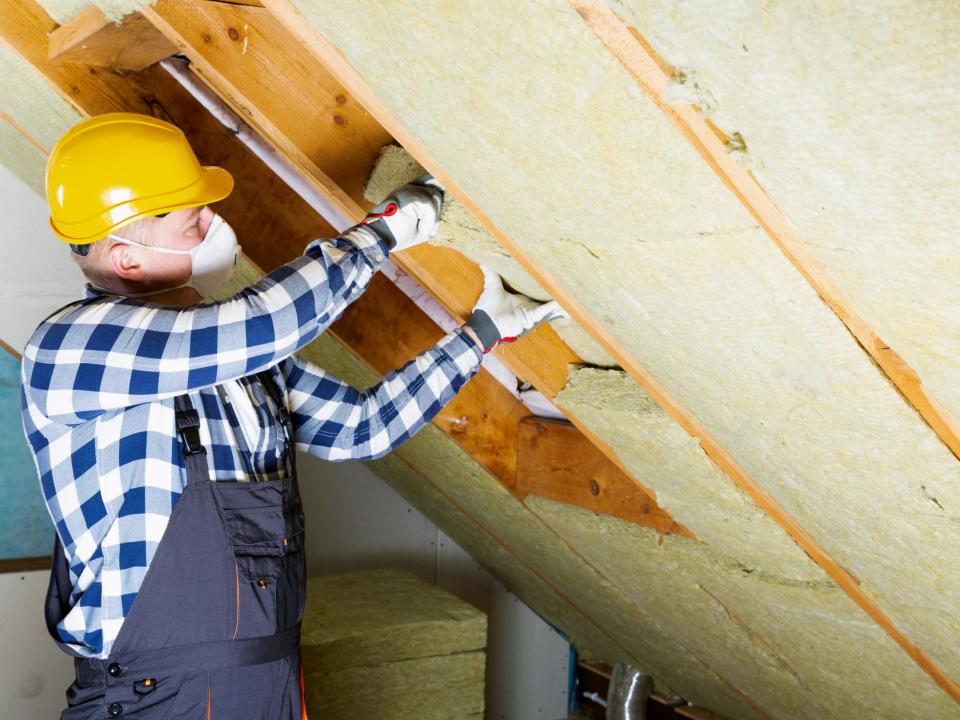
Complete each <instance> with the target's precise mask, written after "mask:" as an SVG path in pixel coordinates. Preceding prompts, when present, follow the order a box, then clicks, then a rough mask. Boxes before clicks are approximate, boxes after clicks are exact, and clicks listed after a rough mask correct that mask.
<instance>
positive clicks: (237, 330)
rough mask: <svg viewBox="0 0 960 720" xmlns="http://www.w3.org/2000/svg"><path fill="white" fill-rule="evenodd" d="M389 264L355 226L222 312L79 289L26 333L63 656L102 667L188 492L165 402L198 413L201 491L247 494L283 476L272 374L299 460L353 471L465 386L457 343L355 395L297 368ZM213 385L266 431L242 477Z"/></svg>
mask: <svg viewBox="0 0 960 720" xmlns="http://www.w3.org/2000/svg"><path fill="white" fill-rule="evenodd" d="M386 255H387V248H386V247H385V246H384V245H383V244H382V243H381V242H380V241H379V239H378V238H377V237H376V236H375V235H374V233H372V232H371V231H370V230H368V229H366V228H363V227H357V228H353V229H351V230H349V231H347V232H346V233H345V234H344V235H343V236H342V237H340V238H337V239H335V240H315V241H314V242H312V243H310V244H309V245H308V246H307V249H306V251H305V253H304V254H303V256H301V257H299V258H297V259H296V260H294V261H292V262H290V263H288V264H286V265H283V266H281V267H280V268H278V269H276V270H274V271H273V272H272V273H270V274H269V275H267V276H265V277H264V278H263V279H262V280H260V282H258V283H256V284H255V285H253V286H251V287H249V288H247V289H246V290H243V291H242V292H240V293H238V294H237V295H235V296H233V297H232V298H230V299H227V300H224V301H221V302H216V303H212V304H204V305H197V306H193V307H189V308H176V307H171V306H164V305H159V304H157V303H150V302H144V301H142V300H139V299H133V298H127V297H123V296H117V295H108V294H103V293H99V292H97V291H94V290H92V289H88V291H87V297H86V299H84V300H83V301H81V302H79V303H78V304H74V305H71V306H68V307H66V308H64V309H62V310H60V311H58V312H57V313H56V314H54V315H53V316H51V317H50V318H48V319H47V320H45V321H44V322H43V323H42V324H41V325H40V327H39V328H37V330H36V332H35V333H34V335H33V337H32V338H31V339H30V341H29V342H28V344H27V346H26V348H25V349H24V352H23V369H22V378H21V379H22V386H23V388H22V391H23V392H22V400H23V421H24V429H25V431H26V433H27V438H28V440H29V444H30V446H31V448H32V450H33V453H34V455H35V460H36V464H37V470H38V472H39V475H40V483H41V486H42V489H43V494H44V497H45V498H46V502H47V506H48V508H49V511H50V515H51V517H52V519H53V522H54V524H55V525H56V529H57V533H58V534H59V536H60V540H61V543H62V545H63V548H64V552H65V554H66V558H67V561H68V564H69V567H70V581H71V583H72V585H73V592H72V594H71V610H70V611H69V613H68V614H67V616H66V617H65V618H64V620H63V621H62V622H61V623H60V624H59V625H58V631H59V635H60V637H61V639H62V640H63V642H65V643H67V644H68V645H70V646H71V647H72V648H73V649H75V650H77V651H78V652H79V653H81V654H83V655H87V656H94V657H101V658H105V657H108V656H109V654H110V650H111V647H112V645H113V643H114V641H115V640H116V638H117V635H118V633H119V632H120V627H121V625H122V623H123V619H124V617H125V616H126V615H127V613H128V611H129V610H130V607H131V605H132V604H133V600H134V598H135V597H136V595H137V591H138V590H139V588H140V585H141V583H142V582H143V578H144V576H145V575H146V573H147V568H148V567H149V565H150V560H151V559H152V557H153V555H154V553H155V552H156V550H157V547H158V545H159V543H160V540H161V538H162V537H163V533H164V530H165V529H166V527H167V521H168V519H169V517H170V513H171V512H172V510H173V507H174V504H175V503H176V502H177V499H178V498H179V496H180V493H181V492H182V491H183V488H184V484H185V471H184V465H183V459H182V456H181V453H180V448H179V440H178V437H177V434H176V430H175V426H174V398H175V397H176V396H177V395H180V394H183V393H185V392H189V393H190V396H191V400H192V401H193V404H194V406H195V407H196V409H197V411H198V413H199V414H200V421H201V424H200V437H201V440H202V442H203V443H204V445H205V446H206V448H207V451H208V461H209V465H210V475H211V480H217V481H229V480H250V479H251V477H250V473H249V471H248V467H252V468H253V469H254V472H255V473H256V475H257V477H255V478H253V479H259V478H260V477H280V476H283V474H284V473H285V467H286V457H285V454H286V453H285V448H284V447H283V442H282V441H281V438H282V433H281V431H280V428H279V427H278V421H277V420H276V419H275V415H274V413H273V411H272V402H271V401H270V400H269V397H268V396H265V394H264V393H263V389H262V387H261V386H260V384H259V383H256V382H251V381H250V380H249V379H248V378H247V376H249V375H251V374H254V373H258V372H261V371H264V370H268V371H269V372H270V373H271V374H272V375H273V377H274V378H275V379H276V380H277V382H278V384H279V387H280V388H281V389H282V390H283V391H284V393H285V397H286V402H287V405H288V408H289V411H290V415H291V417H292V419H293V424H294V428H295V433H296V445H297V447H298V448H300V449H301V450H305V451H307V452H309V453H311V454H313V455H317V456H319V457H321V458H325V459H327V460H346V459H361V460H362V459H371V458H375V457H379V456H381V455H383V454H385V453H387V452H389V451H390V450H391V449H392V448H394V447H396V446H397V445H399V444H400V443H402V442H403V441H404V440H406V439H407V438H409V437H410V436H411V435H413V434H414V433H415V432H416V431H417V430H419V429H420V428H421V427H422V426H423V425H425V424H426V423H427V422H429V420H430V419H431V418H432V417H433V416H434V415H435V414H436V413H437V412H438V411H439V410H440V408H441V407H443V405H444V404H445V403H447V402H448V401H449V400H450V399H451V398H452V397H453V396H454V395H455V394H456V393H457V391H458V390H459V389H460V388H461V387H462V386H463V384H464V383H466V382H467V380H469V379H470V378H471V377H472V376H473V375H474V374H475V373H476V372H477V369H478V368H479V365H480V360H481V357H482V350H481V349H480V348H479V347H478V346H477V344H476V343H475V342H474V341H472V340H471V339H470V338H469V336H467V335H466V334H465V333H464V331H463V330H462V329H461V330H458V331H456V332H453V333H451V334H449V335H447V336H446V337H445V338H443V339H442V340H441V341H440V342H439V343H438V344H437V345H436V346H434V347H433V348H431V349H430V350H427V351H426V352H424V353H422V354H421V355H419V356H418V357H417V358H416V359H415V360H413V361H411V362H410V363H408V364H407V365H406V366H404V367H403V368H402V369H400V370H397V371H395V372H393V373H391V374H390V375H388V376H387V377H386V378H384V380H383V381H382V382H380V383H379V384H377V385H374V386H372V387H370V388H368V389H367V390H364V391H359V390H356V389H354V388H352V387H350V386H349V385H347V384H345V383H343V382H342V381H340V380H338V379H337V378H335V377H333V376H331V375H329V374H327V373H325V372H324V371H323V370H321V369H320V368H319V367H317V366H315V365H313V364H311V363H309V362H307V361H305V360H303V359H302V358H299V357H296V356H294V355H293V353H294V352H295V351H296V350H298V349H299V348H301V347H302V346H304V345H305V344H307V343H308V342H310V341H311V340H312V339H314V338H315V337H316V336H317V335H318V334H319V333H320V332H322V331H323V330H324V329H325V328H326V327H327V326H328V325H330V323H332V322H333V321H334V320H335V319H336V318H337V317H339V315H340V314H341V313H342V312H343V310H344V309H345V308H346V307H347V305H348V304H349V303H350V302H351V301H353V300H354V299H356V298H357V297H358V296H359V294H360V292H361V291H362V290H363V289H364V288H365V287H366V285H367V284H368V283H369V282H370V279H371V277H372V276H373V274H374V273H375V272H376V270H377V268H378V267H379V265H380V263H381V262H382V261H383V259H384V258H385V257H386ZM218 385H219V386H221V389H222V388H224V387H229V388H230V392H229V394H228V398H229V397H232V398H234V400H235V399H236V398H237V397H238V394H239V395H240V396H242V395H244V394H245V395H247V396H248V397H249V398H250V400H251V404H252V407H253V408H254V410H255V411H256V413H257V415H258V416H259V419H260V422H261V425H262V426H263V428H264V430H263V434H262V436H261V438H259V442H256V443H249V445H250V455H249V456H248V457H247V458H246V461H248V462H250V465H247V464H246V463H245V459H244V458H242V457H241V455H240V451H239V450H238V447H237V442H236V437H235V434H234V430H233V426H232V425H231V423H230V422H229V421H228V420H227V416H226V415H225V406H224V404H223V402H222V400H221V397H220V395H219V394H218V392H217V389H216V386H218ZM225 394H226V393H225ZM233 404H235V403H233ZM248 410H249V408H248Z"/></svg>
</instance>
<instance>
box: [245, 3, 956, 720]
mask: <svg viewBox="0 0 960 720" xmlns="http://www.w3.org/2000/svg"><path fill="white" fill-rule="evenodd" d="M579 5H581V6H586V5H587V3H585V2H584V3H579ZM264 6H265V7H266V8H268V9H269V10H270V11H271V12H272V13H273V14H274V15H275V16H276V17H277V18H278V19H280V20H281V22H283V23H284V25H285V26H286V27H287V28H288V30H289V31H290V32H291V33H294V34H295V35H296V36H297V37H298V38H299V40H300V41H301V42H302V43H303V44H304V45H305V46H306V47H308V48H310V50H311V51H312V52H313V54H314V55H315V57H316V58H317V59H318V60H319V61H320V62H321V63H322V64H323V65H324V66H325V67H326V68H327V69H328V71H329V72H330V73H331V74H333V75H334V77H336V78H337V79H338V80H339V81H340V82H341V83H342V84H343V85H344V86H345V87H346V88H347V89H348V90H349V91H350V93H351V95H352V96H353V97H354V98H356V99H357V100H358V101H359V102H360V103H362V104H363V105H364V106H365V107H366V108H367V110H368V111H369V112H370V113H371V114H372V115H373V116H374V117H375V118H376V119H377V120H378V121H379V122H380V124H381V125H383V126H384V127H385V128H386V129H387V130H389V131H390V132H391V133H392V134H393V135H394V137H396V138H397V140H398V141H399V142H400V143H401V144H402V145H403V146H404V147H405V148H406V149H407V151H408V152H410V154H411V155H413V156H414V157H415V158H416V159H417V161H418V162H419V163H420V164H421V165H422V166H423V167H425V168H427V170H429V171H430V172H431V173H433V174H434V175H435V176H436V177H437V178H439V179H440V180H441V181H442V182H443V183H444V184H445V185H446V187H447V188H448V189H449V191H450V192H451V193H453V194H454V195H455V196H456V197H457V199H458V200H459V201H460V202H461V203H463V205H464V206H465V207H467V208H468V209H469V210H470V211H471V213H472V214H473V215H474V217H475V218H476V219H477V220H478V221H480V222H481V224H482V225H483V226H484V227H485V228H486V229H487V231H488V232H490V234H491V235H492V236H493V237H495V238H496V239H497V240H498V241H499V242H500V244H501V245H502V246H503V247H504V248H505V249H506V250H507V251H508V252H510V254H511V255H512V256H513V257H514V258H515V259H516V260H517V261H518V262H519V263H520V265H521V266H522V267H523V268H524V269H525V270H526V271H527V272H528V273H529V274H530V275H531V276H532V277H533V278H534V279H535V280H536V281H537V282H538V283H539V284H540V286H541V287H543V288H544V289H545V290H546V291H547V292H548V293H550V295H551V296H552V297H553V298H555V299H556V300H557V301H558V302H560V304H561V305H563V307H564V308H565V309H566V310H567V311H568V312H569V313H570V315H571V316H572V317H573V318H574V319H575V320H576V321H577V322H578V323H579V324H580V325H581V326H582V327H583V328H584V329H586V330H587V331H588V332H589V333H590V334H591V335H592V336H593V337H594V339H595V340H597V342H599V343H600V345H601V346H603V348H604V349H605V350H607V352H609V353H610V355H611V356H612V357H613V358H614V359H616V360H617V362H619V363H620V364H621V366H622V367H623V368H624V369H625V370H626V371H627V372H628V373H629V374H630V375H631V377H633V379H634V380H636V381H637V383H638V384H639V385H640V386H641V387H642V388H643V389H644V390H645V391H646V393H647V394H648V395H649V396H650V397H651V398H652V399H653V400H654V401H655V402H656V403H657V404H658V405H659V406H660V407H661V408H663V410H664V411H666V412H667V414H668V415H670V417H671V418H673V419H674V421H676V422H677V423H678V424H679V425H680V426H681V427H682V428H683V429H684V430H685V431H686V432H687V433H689V434H690V435H691V436H692V437H694V438H696V439H697V441H698V442H699V443H700V446H701V447H702V448H703V449H704V451H705V452H706V453H707V455H708V456H709V457H710V458H711V459H712V460H713V461H714V463H716V465H717V466H718V467H719V468H720V469H721V470H722V471H723V472H724V473H725V474H726V475H727V476H728V477H730V479H731V480H733V482H734V483H735V484H736V485H737V486H738V487H739V488H740V489H741V490H743V492H745V493H746V494H747V495H748V496H749V497H750V498H751V499H752V500H753V502H754V503H756V505H757V506H758V507H760V508H761V509H763V510H764V511H765V512H766V513H767V514H768V515H770V517H771V518H773V520H774V521H775V522H777V524H778V525H780V526H781V527H782V528H783V529H784V530H785V531H786V532H787V533H788V534H789V535H790V536H791V537H792V538H793V539H794V540H795V541H796V542H797V544H798V545H799V546H800V547H801V548H802V549H803V550H804V551H805V552H806V553H807V555H809V556H810V557H811V558H812V559H813V560H814V561H815V562H816V563H817V564H818V565H819V566H820V567H821V568H823V570H824V571H825V572H826V573H827V575H828V576H829V577H830V578H831V579H832V580H833V581H834V582H835V583H836V584H837V585H838V586H839V587H840V588H841V589H842V590H843V591H844V592H845V593H846V594H847V595H848V596H849V597H850V598H851V599H852V600H853V601H854V602H855V603H856V604H857V605H858V606H859V607H860V608H861V609H862V610H863V611H864V612H865V613H866V614H867V615H868V616H869V617H870V618H871V619H872V620H873V621H874V622H876V623H877V624H878V625H879V626H880V627H881V628H882V629H883V630H884V631H885V632H886V633H887V634H888V635H889V636H890V637H891V638H892V639H893V640H894V641H895V642H896V643H897V644H898V645H899V646H900V648H901V649H902V650H903V651H904V652H906V653H907V654H908V655H909V656H910V658H911V659H913V660H914V662H916V663H917V665H919V666H920V667H921V668H922V669H923V670H924V671H925V672H927V673H928V674H929V675H930V677H931V678H933V679H934V680H935V681H936V682H937V684H938V685H940V687H941V688H943V689H944V690H945V691H946V692H947V693H948V694H949V695H950V696H951V697H952V698H953V699H954V700H957V701H958V702H960V686H958V685H957V683H956V682H955V681H954V680H953V679H952V678H950V677H949V676H948V675H947V674H946V672H945V671H944V670H943V669H942V668H941V667H940V666H939V665H938V664H937V663H936V662H934V661H933V659H932V658H931V657H930V656H929V655H927V654H926V653H925V652H923V651H922V650H921V649H920V648H919V647H917V646H916V645H915V644H914V643H913V641H912V640H910V638H909V637H907V636H906V635H905V634H904V633H903V632H902V631H900V630H899V629H898V628H897V627H896V626H895V625H894V624H893V621H892V620H891V619H890V618H889V617H888V616H887V615H886V613H884V612H883V611H882V610H881V609H880V607H879V606H878V605H877V603H876V602H875V601H874V600H873V598H871V597H870V596H868V595H867V594H866V593H865V592H864V591H863V590H862V589H861V588H860V584H859V582H858V581H857V579H856V578H855V577H854V576H853V575H851V574H850V572H849V571H847V570H846V569H845V568H844V567H842V566H841V565H840V564H839V563H838V562H837V561H836V560H835V559H834V558H833V557H832V556H831V555H830V554H829V553H827V551H826V550H825V549H824V548H823V547H822V546H821V545H820V544H819V543H818V542H817V541H816V540H815V539H814V538H813V537H812V536H811V535H810V534H809V533H808V532H807V530H806V529H805V528H804V527H802V526H801V525H800V524H799V523H798V522H797V521H796V520H795V519H794V518H793V517H792V516H791V515H790V514H789V513H788V512H787V511H786V510H785V509H784V508H783V507H782V506H781V505H780V504H779V503H778V502H777V501H776V500H775V499H774V498H773V497H772V496H771V495H770V494H769V493H768V492H767V491H766V490H765V489H764V488H763V487H762V486H761V485H760V484H759V483H758V482H757V481H756V480H755V479H754V478H753V477H751V476H750V474H749V473H747V471H746V470H745V469H744V468H743V467H742V466H741V465H740V464H739V463H738V462H737V461H736V460H735V459H734V458H733V456H732V455H731V454H730V453H729V452H728V451H727V450H726V448H724V447H723V446H722V445H721V444H720V443H719V442H718V441H717V440H716V438H714V437H713V436H712V434H710V433H709V432H708V431H707V430H706V428H705V427H703V426H702V425H701V424H700V423H699V422H698V421H697V420H696V418H695V417H694V416H693V415H692V414H691V413H690V412H689V411H688V410H687V409H686V408H684V407H682V406H681V405H680V404H679V403H678V402H677V401H676V400H675V399H674V398H673V397H672V396H671V395H670V394H669V393H668V392H667V391H666V389H665V388H664V387H663V386H661V385H660V384H659V383H658V382H657V381H656V380H655V379H654V378H653V376H652V375H651V374H650V373H649V372H648V371H647V369H646V368H645V367H644V366H643V365H642V364H641V363H640V362H638V361H637V359H636V358H635V357H633V355H632V354H631V353H630V352H629V351H628V350H627V349H626V348H625V347H624V346H623V344H622V343H620V342H619V341H618V340H617V339H616V338H615V337H614V336H613V335H612V333H610V331H609V330H607V329H606V328H605V327H604V326H603V325H602V324H601V323H600V322H598V321H597V320H596V319H594V318H593V317H592V315H591V314H590V313H589V312H588V311H587V309H586V308H585V307H584V306H583V305H581V304H580V303H579V301H578V300H577V299H576V298H575V297H573V296H572V295H571V294H570V293H569V292H568V291H567V290H566V289H565V288H564V287H563V285H562V284H560V283H559V282H558V281H557V280H556V279H555V278H554V277H553V276H552V275H551V274H550V273H548V272H546V271H544V270H543V269H542V268H540V267H539V266H537V265H536V264H535V263H533V262H532V261H531V260H530V259H529V258H528V257H527V255H526V253H525V252H524V251H523V249H522V248H521V247H519V246H518V245H517V244H516V243H514V242H513V241H512V240H511V239H510V238H509V237H508V236H507V235H505V234H504V233H503V232H501V231H500V229H499V228H498V227H497V226H496V225H495V224H494V223H493V222H492V221H491V219H490V218H489V217H488V216H487V215H486V214H485V213H484V212H483V210H482V209H481V208H480V207H479V206H478V205H477V204H476V203H475V202H474V201H473V200H472V199H471V198H470V196H469V195H467V194H466V193H465V192H464V191H463V189H462V188H461V187H459V185H458V184H457V183H456V182H455V181H454V179H453V178H452V177H450V175H449V174H447V173H446V172H445V171H444V169H443V168H442V167H441V166H440V165H439V164H438V163H437V162H436V161H435V160H434V159H433V158H432V157H431V156H430V154H429V153H428V152H427V151H426V149H425V148H424V147H423V146H422V145H421V144H420V143H419V142H418V140H417V139H416V137H415V136H414V135H413V134H412V133H411V132H410V131H409V130H408V129H407V128H406V127H405V126H404V125H403V124H402V123H401V122H400V121H399V120H398V119H397V118H396V117H394V116H393V114H392V113H391V112H390V111H389V110H388V109H387V108H386V106H385V105H384V104H383V103H382V102H381V101H380V100H379V99H378V97H377V96H376V94H375V93H374V92H373V90H372V89H371V88H370V86H369V85H367V83H366V81H365V80H364V79H363V77H362V76H361V75H360V74H359V73H358V72H357V71H356V69H355V68H354V67H353V66H352V65H351V64H350V62H349V61H348V60H347V58H346V57H345V56H344V55H343V54H342V53H341V52H340V51H339V50H338V49H337V48H336V47H335V46H333V45H332V44H331V43H330V42H329V41H328V40H327V39H326V38H324V37H323V35H322V34H321V33H320V32H318V31H317V29H316V28H314V27H313V26H312V25H311V23H310V22H309V21H307V20H306V19H305V18H304V17H303V16H302V15H301V14H300V13H299V11H298V10H297V9H296V8H295V7H294V6H293V4H292V3H291V2H290V1H289V0H264ZM590 7H597V8H601V6H600V5H599V4H598V3H597V4H594V3H590Z"/></svg>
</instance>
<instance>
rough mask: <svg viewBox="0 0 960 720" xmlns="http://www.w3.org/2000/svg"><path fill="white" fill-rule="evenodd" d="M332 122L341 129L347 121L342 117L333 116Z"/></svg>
mask: <svg viewBox="0 0 960 720" xmlns="http://www.w3.org/2000/svg"><path fill="white" fill-rule="evenodd" d="M333 121H334V122H335V123H336V124H337V125H339V126H340V127H343V126H344V125H346V124H347V119H346V118H345V117H344V116H343V115H334V116H333Z"/></svg>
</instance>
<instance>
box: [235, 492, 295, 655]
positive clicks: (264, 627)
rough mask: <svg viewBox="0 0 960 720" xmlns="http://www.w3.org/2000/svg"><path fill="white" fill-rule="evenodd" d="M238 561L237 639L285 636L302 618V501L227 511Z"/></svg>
mask: <svg viewBox="0 0 960 720" xmlns="http://www.w3.org/2000/svg"><path fill="white" fill-rule="evenodd" d="M223 517H224V523H225V525H226V528H227V532H228V533H229V535H230V538H231V541H232V543H233V552H234V557H235V560H236V606H237V616H236V625H235V629H234V637H235V638H248V637H261V636H264V635H273V634H274V633H278V632H282V631H284V630H286V629H287V628H289V627H291V626H292V625H295V624H297V623H298V622H300V618H301V616H302V614H303V586H304V583H305V564H304V548H303V513H302V511H301V508H300V501H299V499H294V500H291V501H289V502H287V503H285V504H283V505H272V506H267V507H255V508H244V509H232V510H231V509H225V510H224V516H223Z"/></svg>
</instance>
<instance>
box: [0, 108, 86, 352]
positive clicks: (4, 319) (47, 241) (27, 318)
mask: <svg viewBox="0 0 960 720" xmlns="http://www.w3.org/2000/svg"><path fill="white" fill-rule="evenodd" d="M5 127H6V126H5V125H4V123H2V122H0V136H2V135H3V134H4V128H5ZM0 145H2V141H0ZM23 147H24V149H25V150H26V151H27V152H26V156H25V158H24V165H22V166H21V167H22V168H23V169H24V170H25V171H26V172H25V174H26V175H28V177H29V178H32V179H33V180H35V181H36V184H37V185H38V187H33V186H32V183H30V182H23V181H22V180H21V178H19V177H18V176H17V175H16V174H15V173H13V172H12V171H11V170H10V167H9V165H8V166H7V167H4V165H7V163H8V162H10V156H9V155H6V154H5V153H4V151H3V150H2V149H0V216H2V217H3V218H4V224H3V243H4V247H3V253H4V254H3V264H2V265H0V305H2V306H3V307H6V308H16V311H15V312H6V313H2V314H0V340H3V341H5V342H6V343H8V344H9V345H10V346H11V347H13V348H14V349H15V350H17V351H18V352H19V351H20V350H21V349H22V348H23V346H24V345H25V344H26V342H27V340H28V339H29V338H30V336H31V335H32V334H33V331H34V330H35V329H36V327H37V325H39V324H40V321H41V320H43V319H44V318H45V317H46V316H47V315H49V314H50V313H52V312H53V311H54V310H56V309H57V308H58V307H62V306H63V305H66V304H67V303H68V302H72V301H74V300H76V299H78V298H80V297H82V296H83V285H84V279H83V275H82V274H81V273H80V269H79V268H78V267H77V266H76V264H74V262H73V260H71V259H70V256H71V255H72V253H71V252H70V249H69V248H68V247H67V246H66V245H65V244H64V243H62V242H60V241H59V240H57V239H56V238H54V236H53V233H52V232H50V229H49V225H48V223H47V216H48V215H49V210H48V208H47V204H46V202H44V200H43V199H42V196H41V193H42V192H43V167H44V164H45V163H46V157H45V156H44V155H43V154H42V153H40V151H39V150H36V148H34V147H33V146H32V145H29V144H27V145H24V146H23Z"/></svg>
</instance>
